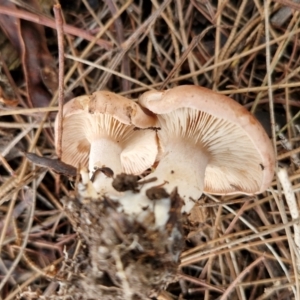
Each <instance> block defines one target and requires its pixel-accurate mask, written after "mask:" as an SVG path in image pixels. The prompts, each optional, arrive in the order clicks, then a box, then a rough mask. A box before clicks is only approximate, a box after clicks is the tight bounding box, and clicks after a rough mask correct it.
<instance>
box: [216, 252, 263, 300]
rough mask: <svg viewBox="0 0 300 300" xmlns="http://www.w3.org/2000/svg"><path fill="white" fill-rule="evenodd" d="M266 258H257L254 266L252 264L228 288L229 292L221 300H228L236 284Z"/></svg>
mask: <svg viewBox="0 0 300 300" xmlns="http://www.w3.org/2000/svg"><path fill="white" fill-rule="evenodd" d="M264 259H265V258H264V256H261V257H259V258H257V259H256V260H255V261H254V262H253V263H252V264H250V265H249V266H248V267H247V268H246V269H245V270H244V271H243V272H241V273H240V274H239V275H238V276H237V277H236V278H235V279H234V280H233V281H232V283H231V284H230V285H229V286H228V288H227V290H226V291H225V292H224V294H223V295H222V297H221V298H220V300H226V299H227V297H228V296H229V294H230V293H231V291H232V290H233V288H234V287H235V286H236V284H237V283H238V282H239V281H240V280H242V279H243V277H244V276H245V275H246V274H247V273H249V272H250V270H251V269H253V268H254V267H255V266H256V265H258V264H259V263H260V262H261V261H263V260H264Z"/></svg>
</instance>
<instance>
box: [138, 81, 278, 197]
mask: <svg viewBox="0 0 300 300" xmlns="http://www.w3.org/2000/svg"><path fill="white" fill-rule="evenodd" d="M138 102H139V103H140V104H141V105H142V106H144V107H146V108H147V109H149V110H150V111H152V112H153V113H156V114H157V116H158V125H156V126H161V127H162V130H160V131H158V135H159V138H160V140H161V143H162V146H163V147H165V146H166V144H167V143H168V142H169V141H171V140H172V139H173V138H174V136H172V137H171V135H172V134H173V135H175V136H176V137H177V138H178V137H182V138H184V139H186V141H191V140H193V143H194V145H199V147H200V148H199V149H201V151H203V152H205V153H206V155H207V157H208V164H207V166H206V169H205V179H204V192H207V193H213V194H235V193H240V192H242V193H245V194H254V193H261V192H263V191H264V190H266V189H267V188H268V187H269V186H270V184H271V181H272V179H273V176H274V166H275V156H274V150H273V147H272V144H271V142H270V140H269V138H268V136H267V134H266V132H265V130H264V129H263V127H262V126H261V124H260V123H259V121H258V120H256V118H255V117H254V116H253V115H252V114H251V113H250V112H248V111H247V110H246V109H245V108H244V107H243V106H241V105H240V104H239V103H237V102H235V101H234V100H232V99H231V98H229V97H226V96H224V95H222V94H219V93H216V92H214V91H211V90H209V89H206V88H203V87H199V86H192V85H184V86H178V87H175V88H173V89H170V90H166V91H162V92H159V91H149V92H146V93H144V94H143V95H142V96H141V97H140V98H139V100H138ZM175 119H176V121H174V120H175Z"/></svg>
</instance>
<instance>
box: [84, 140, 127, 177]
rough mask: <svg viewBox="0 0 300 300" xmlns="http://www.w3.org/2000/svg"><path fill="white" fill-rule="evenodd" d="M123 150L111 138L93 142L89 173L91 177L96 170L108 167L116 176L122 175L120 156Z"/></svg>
mask: <svg viewBox="0 0 300 300" xmlns="http://www.w3.org/2000/svg"><path fill="white" fill-rule="evenodd" d="M121 152H122V148H121V147H120V146H119V145H118V144H117V143H116V142H115V141H113V140H111V139H109V138H98V139H96V140H94V141H92V142H91V149H90V158H89V171H90V176H91V175H92V174H93V173H94V170H95V169H96V168H103V167H107V168H110V169H112V170H113V172H114V173H115V174H120V173H122V165H121V159H120V155H121Z"/></svg>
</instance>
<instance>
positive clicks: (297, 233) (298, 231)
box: [277, 168, 300, 274]
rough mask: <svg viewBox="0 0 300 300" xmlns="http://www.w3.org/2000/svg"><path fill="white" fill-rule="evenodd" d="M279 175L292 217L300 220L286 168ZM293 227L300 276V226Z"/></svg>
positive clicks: (280, 170)
mask: <svg viewBox="0 0 300 300" xmlns="http://www.w3.org/2000/svg"><path fill="white" fill-rule="evenodd" d="M277 175H278V178H279V180H280V183H281V185H282V188H283V191H284V196H285V200H286V202H287V205H288V207H289V210H290V213H291V217H292V219H293V220H295V219H298V218H299V210H298V206H297V202H296V197H295V194H294V192H293V187H292V184H291V182H290V180H289V176H288V173H287V170H286V169H284V168H281V169H279V171H278V173H277ZM293 227H294V241H295V244H296V249H297V252H298V253H297V254H298V255H296V260H297V262H296V264H297V270H298V273H299V274H300V259H299V258H300V224H294V225H293Z"/></svg>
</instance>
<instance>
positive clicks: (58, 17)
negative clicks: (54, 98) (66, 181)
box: [53, 3, 64, 195]
mask: <svg viewBox="0 0 300 300" xmlns="http://www.w3.org/2000/svg"><path fill="white" fill-rule="evenodd" d="M53 11H54V16H55V24H56V31H57V42H58V62H59V69H58V113H57V118H58V129H57V144H56V147H57V148H56V152H57V156H58V159H60V158H61V156H62V132H63V126H62V121H63V104H64V31H63V17H62V12H61V6H60V4H59V3H56V4H55V5H54V6H53ZM59 181H60V175H57V176H56V177H55V186H56V188H55V190H56V194H57V195H58V194H59Z"/></svg>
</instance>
